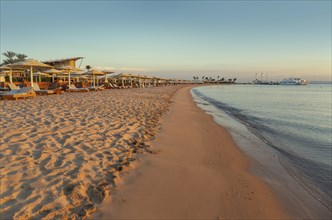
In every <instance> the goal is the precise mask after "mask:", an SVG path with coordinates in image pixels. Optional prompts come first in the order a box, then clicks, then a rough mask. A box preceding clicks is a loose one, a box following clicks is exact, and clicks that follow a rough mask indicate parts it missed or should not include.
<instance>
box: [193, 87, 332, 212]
mask: <svg viewBox="0 0 332 220" xmlns="http://www.w3.org/2000/svg"><path fill="white" fill-rule="evenodd" d="M193 93H194V94H195V95H196V96H198V97H199V98H201V99H202V100H204V101H205V102H204V105H208V104H210V105H213V106H215V107H216V108H217V109H220V110H221V111H223V112H225V113H227V114H228V115H229V116H230V117H231V118H233V119H235V120H236V121H238V122H240V123H241V124H244V125H245V126H246V127H247V129H248V130H249V131H250V132H251V133H253V134H254V135H255V136H257V137H258V138H259V139H260V140H262V141H263V142H264V143H266V144H267V146H269V147H271V148H272V149H274V150H275V151H276V152H278V157H279V161H280V163H281V164H282V166H283V167H284V168H285V169H286V171H287V172H288V173H289V174H290V175H291V176H292V177H293V178H294V179H295V180H296V181H297V182H298V183H299V184H300V185H301V186H302V187H303V188H304V189H305V190H306V191H307V192H308V193H310V194H311V195H312V196H314V197H315V198H316V199H317V200H318V201H320V202H321V204H323V205H324V206H326V207H327V208H328V209H329V210H330V211H331V198H332V190H331V187H330V186H331V181H332V180H331V178H332V177H331V166H329V165H327V164H324V163H320V162H317V161H313V160H310V159H308V158H303V157H301V156H300V155H299V154H298V153H297V152H296V151H292V150H290V149H285V147H286V146H278V145H277V144H275V143H274V142H277V141H275V140H274V141H273V142H272V141H271V140H270V139H269V138H267V136H269V137H276V136H277V135H280V134H279V133H277V132H276V131H275V130H274V129H273V126H267V125H266V124H268V123H266V121H263V120H262V119H260V118H258V117H254V116H249V115H248V114H246V111H244V110H241V109H237V108H234V107H232V106H230V105H228V104H226V103H222V102H220V101H218V100H215V99H213V98H211V97H208V96H206V95H205V94H203V93H202V92H200V91H199V90H197V89H193ZM264 134H268V135H264Z"/></svg>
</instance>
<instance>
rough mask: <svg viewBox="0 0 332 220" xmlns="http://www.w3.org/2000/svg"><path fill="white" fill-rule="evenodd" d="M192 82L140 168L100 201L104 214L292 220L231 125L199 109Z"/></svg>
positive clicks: (101, 215) (176, 99) (177, 100)
mask: <svg viewBox="0 0 332 220" xmlns="http://www.w3.org/2000/svg"><path fill="white" fill-rule="evenodd" d="M189 90H190V87H187V88H183V89H181V90H179V91H178V92H177V93H176V94H175V96H174V97H173V99H172V101H173V103H172V105H171V107H170V111H169V112H167V114H165V115H164V116H163V117H162V126H161V131H160V132H159V133H158V135H157V137H156V139H155V140H154V141H152V142H150V144H151V146H152V149H153V151H154V152H158V153H157V154H150V155H144V156H143V157H142V158H140V160H139V161H138V162H137V167H136V168H135V170H128V171H126V172H123V173H122V174H121V182H120V183H119V184H118V185H117V187H115V188H114V190H112V192H111V197H110V198H109V199H106V200H104V202H103V203H102V204H101V205H100V206H98V207H99V210H100V211H99V212H97V213H95V215H94V217H95V218H104V219H289V218H290V216H289V215H288V214H287V213H286V211H285V210H284V209H283V207H282V206H281V203H280V201H279V200H278V199H277V198H276V195H275V194H273V193H272V191H271V189H270V188H269V186H267V185H266V184H265V183H263V182H262V181H261V180H260V179H258V178H257V177H255V176H253V175H252V174H250V172H249V168H250V163H249V160H248V158H247V157H246V156H244V154H243V153H242V152H241V151H240V150H239V149H238V148H237V146H236V144H235V142H234V141H233V139H232V137H231V135H230V134H229V133H228V131H227V130H225V129H224V128H222V127H221V126H219V125H217V124H216V123H215V122H214V121H213V119H212V117H211V116H210V115H207V114H205V113H204V112H203V110H201V109H199V108H198V107H197V106H196V104H195V103H194V102H193V99H192V97H191V95H190V93H189Z"/></svg>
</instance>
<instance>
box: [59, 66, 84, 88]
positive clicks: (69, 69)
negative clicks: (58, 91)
mask: <svg viewBox="0 0 332 220" xmlns="http://www.w3.org/2000/svg"><path fill="white" fill-rule="evenodd" d="M56 68H57V69H60V70H64V71H65V72H67V73H68V85H70V73H75V72H78V71H82V70H81V69H79V68H76V67H72V66H61V67H56Z"/></svg>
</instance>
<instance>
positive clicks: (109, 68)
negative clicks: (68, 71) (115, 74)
mask: <svg viewBox="0 0 332 220" xmlns="http://www.w3.org/2000/svg"><path fill="white" fill-rule="evenodd" d="M93 69H96V70H99V71H102V70H110V71H115V69H116V68H115V67H102V66H96V67H94V68H93Z"/></svg>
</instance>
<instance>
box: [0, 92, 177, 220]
mask: <svg viewBox="0 0 332 220" xmlns="http://www.w3.org/2000/svg"><path fill="white" fill-rule="evenodd" d="M178 88H180V87H179V86H169V87H158V88H149V89H130V90H129V89H128V90H126V89H121V90H104V91H101V92H89V93H84V94H82V93H65V94H63V95H58V96H37V97H36V98H34V99H27V100H18V101H1V103H0V105H1V153H0V181H1V182H0V183H1V187H0V206H1V212H0V216H1V219H28V218H33V219H42V218H44V219H52V218H59V219H63V218H80V217H84V216H88V215H89V213H91V212H94V211H96V207H97V205H98V204H100V203H101V202H102V201H103V200H107V198H108V196H109V192H110V190H111V188H112V187H114V185H116V182H117V181H119V180H118V179H119V178H117V177H118V176H119V172H121V171H123V170H125V169H127V168H128V167H130V166H131V164H132V161H134V160H135V159H136V157H137V155H138V154H137V153H140V152H142V153H144V152H151V148H150V147H149V146H148V145H147V144H146V141H147V140H150V139H151V138H153V136H154V135H155V134H156V132H157V129H158V126H159V118H160V117H161V115H162V114H163V112H165V111H166V110H167V108H168V105H169V99H170V97H171V95H172V93H174V92H175V91H176V90H177V89H178Z"/></svg>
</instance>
